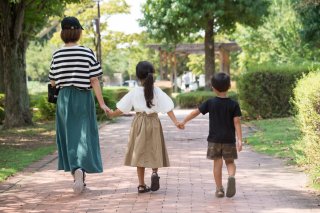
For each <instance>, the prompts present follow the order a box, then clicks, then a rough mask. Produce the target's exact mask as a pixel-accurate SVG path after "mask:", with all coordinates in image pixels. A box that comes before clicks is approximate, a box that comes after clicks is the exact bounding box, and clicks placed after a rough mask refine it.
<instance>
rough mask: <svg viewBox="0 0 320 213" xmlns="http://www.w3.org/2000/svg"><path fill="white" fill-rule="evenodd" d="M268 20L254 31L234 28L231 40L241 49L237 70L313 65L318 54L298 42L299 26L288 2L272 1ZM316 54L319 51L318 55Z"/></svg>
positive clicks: (240, 26) (300, 28)
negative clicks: (266, 65) (284, 65)
mask: <svg viewBox="0 0 320 213" xmlns="http://www.w3.org/2000/svg"><path fill="white" fill-rule="evenodd" d="M271 2H272V5H271V6H270V7H269V16H268V17H267V18H265V20H264V24H262V25H261V26H260V27H258V28H257V29H252V28H250V27H244V26H242V25H237V30H236V32H235V33H234V35H233V36H232V37H233V39H235V40H236V41H237V43H238V44H239V46H241V48H242V52H241V53H240V55H239V62H240V67H241V68H243V69H245V68H247V67H248V66H250V65H252V64H263V63H273V64H281V63H293V64H301V63H305V62H306V61H308V60H309V61H315V60H317V58H318V57H316V56H317V55H318V54H317V53H316V52H315V51H311V50H310V48H309V47H308V46H307V45H306V44H305V43H303V42H302V41H301V38H300V35H299V32H300V31H301V30H302V25H301V23H300V21H299V19H297V15H296V13H295V11H294V9H293V6H292V3H291V0H272V1H271ZM318 52H319V51H318Z"/></svg>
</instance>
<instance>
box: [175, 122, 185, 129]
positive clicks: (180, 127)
mask: <svg viewBox="0 0 320 213" xmlns="http://www.w3.org/2000/svg"><path fill="white" fill-rule="evenodd" d="M174 124H175V125H176V127H178V128H179V129H184V125H185V123H184V122H179V121H177V122H175V123H174Z"/></svg>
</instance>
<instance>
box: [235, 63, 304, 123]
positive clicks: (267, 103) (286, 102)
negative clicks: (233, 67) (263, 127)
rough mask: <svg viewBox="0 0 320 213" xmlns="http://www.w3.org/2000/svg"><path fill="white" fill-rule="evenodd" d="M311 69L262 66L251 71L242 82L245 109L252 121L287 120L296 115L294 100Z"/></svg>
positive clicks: (240, 88)
mask: <svg viewBox="0 0 320 213" xmlns="http://www.w3.org/2000/svg"><path fill="white" fill-rule="evenodd" d="M308 72H309V68H308V67H307V66H294V65H286V66H276V65H271V64H269V65H261V66H256V67H251V68H249V71H247V72H244V73H242V75H241V76H239V80H238V82H237V83H238V84H237V86H238V91H239V99H240V103H241V107H242V109H243V110H244V111H245V112H246V113H247V114H246V116H248V117H250V118H274V117H286V116H289V115H291V114H292V111H291V109H292V106H291V105H290V98H291V97H292V95H293V88H294V86H295V83H296V81H297V79H299V78H300V77H301V76H302V75H303V73H308Z"/></svg>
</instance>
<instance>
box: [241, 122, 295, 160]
mask: <svg viewBox="0 0 320 213" xmlns="http://www.w3.org/2000/svg"><path fill="white" fill-rule="evenodd" d="M249 125H254V126H255V127H257V131H256V132H254V134H252V135H250V136H249V137H248V138H247V140H246V142H247V143H248V144H249V145H251V147H253V149H254V150H255V151H257V152H261V153H266V154H268V155H272V156H276V157H280V158H283V159H286V160H287V163H289V164H295V163H297V159H296V154H295V153H297V152H300V151H301V150H297V149H296V147H295V144H296V142H297V141H298V140H299V138H300V136H301V132H300V130H299V128H298V125H297V123H296V122H295V120H294V119H293V118H292V117H289V118H276V119H265V120H255V121H251V122H250V123H249Z"/></svg>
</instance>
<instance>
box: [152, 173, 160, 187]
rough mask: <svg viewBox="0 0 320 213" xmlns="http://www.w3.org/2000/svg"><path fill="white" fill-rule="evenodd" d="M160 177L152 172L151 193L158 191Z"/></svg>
mask: <svg viewBox="0 0 320 213" xmlns="http://www.w3.org/2000/svg"><path fill="white" fill-rule="evenodd" d="M159 179H160V177H159V176H158V173H156V172H153V173H152V175H151V191H158V190H159V188H160V181H159Z"/></svg>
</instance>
